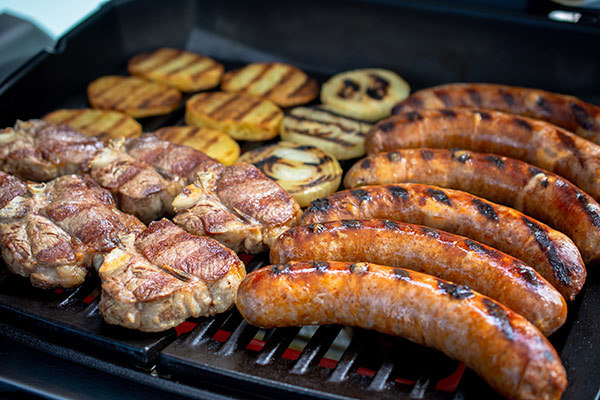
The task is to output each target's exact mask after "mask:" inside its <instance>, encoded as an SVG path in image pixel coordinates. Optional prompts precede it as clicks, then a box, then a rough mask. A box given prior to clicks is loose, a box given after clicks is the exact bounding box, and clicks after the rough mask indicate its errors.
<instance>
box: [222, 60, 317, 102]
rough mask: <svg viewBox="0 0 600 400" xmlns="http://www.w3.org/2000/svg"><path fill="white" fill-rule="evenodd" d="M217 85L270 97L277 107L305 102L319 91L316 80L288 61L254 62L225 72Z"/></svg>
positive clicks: (229, 89)
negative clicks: (285, 62)
mask: <svg viewBox="0 0 600 400" xmlns="http://www.w3.org/2000/svg"><path fill="white" fill-rule="evenodd" d="M221 89H223V90H224V91H226V92H234V93H246V94H250V95H253V96H260V97H264V98H267V99H269V100H271V101H273V102H274V103H275V104H277V105H279V106H281V107H292V106H297V105H300V104H306V103H308V102H310V101H311V100H313V99H314V98H315V97H317V95H318V94H319V86H318V85H317V81H315V80H314V79H312V78H310V77H309V76H308V75H306V74H305V73H304V72H302V71H300V70H299V69H298V68H296V67H293V66H291V65H288V64H283V63H278V62H271V63H254V64H249V65H247V66H245V67H244V68H241V69H237V70H234V71H230V72H227V73H226V74H225V76H224V77H223V83H222V84H221Z"/></svg>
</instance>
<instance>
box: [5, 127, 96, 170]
mask: <svg viewBox="0 0 600 400" xmlns="http://www.w3.org/2000/svg"><path fill="white" fill-rule="evenodd" d="M102 146H103V145H102V142H100V141H99V140H98V139H96V138H93V137H88V136H85V135H84V134H82V133H80V132H78V131H76V130H73V129H72V128H70V127H68V126H66V125H51V124H48V123H46V122H44V121H41V120H31V121H17V123H16V124H15V126H14V128H6V129H3V130H1V131H0V169H2V170H3V171H5V172H8V173H9V174H13V175H16V176H17V177H19V178H22V179H31V180H34V181H48V180H51V179H54V178H56V177H58V176H62V175H66V174H74V173H81V172H87V171H89V168H88V162H89V161H90V159H91V158H92V157H93V156H94V154H96V152H97V151H98V150H99V149H101V148H102Z"/></svg>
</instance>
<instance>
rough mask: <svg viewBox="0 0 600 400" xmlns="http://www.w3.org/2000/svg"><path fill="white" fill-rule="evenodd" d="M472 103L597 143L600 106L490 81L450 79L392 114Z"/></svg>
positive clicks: (424, 90)
mask: <svg viewBox="0 0 600 400" xmlns="http://www.w3.org/2000/svg"><path fill="white" fill-rule="evenodd" d="M446 107H474V108H485V109H489V110H498V111H504V112H508V113H511V114H518V115H523V116H525V117H531V118H537V119H541V120H545V121H548V122H551V123H553V124H555V125H558V126H560V127H562V128H564V129H567V130H569V131H571V132H574V133H576V134H578V135H579V136H582V137H584V138H586V139H588V140H591V141H592V142H595V143H598V144H600V107H599V106H596V105H593V104H589V103H586V102H584V101H582V100H580V99H578V98H577V97H573V96H568V95H564V94H556V93H551V92H546V91H543V90H539V89H529V88H522V87H515V86H505V85H494V84H489V83H450V84H446V85H440V86H435V87H432V88H428V89H423V90H419V91H418V92H415V93H413V94H412V95H411V96H410V97H409V98H408V99H406V100H404V101H402V102H401V103H399V104H398V105H396V106H395V107H394V109H393V110H392V114H400V113H404V112H408V111H418V110H421V109H423V108H446Z"/></svg>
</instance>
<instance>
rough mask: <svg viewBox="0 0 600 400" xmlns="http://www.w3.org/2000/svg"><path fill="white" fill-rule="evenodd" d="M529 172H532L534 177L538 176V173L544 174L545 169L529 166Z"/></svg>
mask: <svg viewBox="0 0 600 400" xmlns="http://www.w3.org/2000/svg"><path fill="white" fill-rule="evenodd" d="M528 169H529V173H530V174H531V176H532V177H534V176H536V175H537V174H543V173H544V171H542V170H541V169H539V168H536V167H529V168H528Z"/></svg>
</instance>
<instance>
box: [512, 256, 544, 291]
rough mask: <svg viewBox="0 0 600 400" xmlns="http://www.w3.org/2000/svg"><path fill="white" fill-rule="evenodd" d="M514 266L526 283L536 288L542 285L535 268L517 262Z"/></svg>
mask: <svg viewBox="0 0 600 400" xmlns="http://www.w3.org/2000/svg"><path fill="white" fill-rule="evenodd" d="M514 266H515V268H516V269H517V272H518V273H519V276H520V277H521V278H523V279H525V281H527V282H528V283H530V284H532V285H534V286H537V285H539V284H540V281H539V280H538V279H537V276H536V275H535V271H534V270H533V268H531V267H530V266H528V265H525V264H523V263H521V262H520V261H515V262H514Z"/></svg>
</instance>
